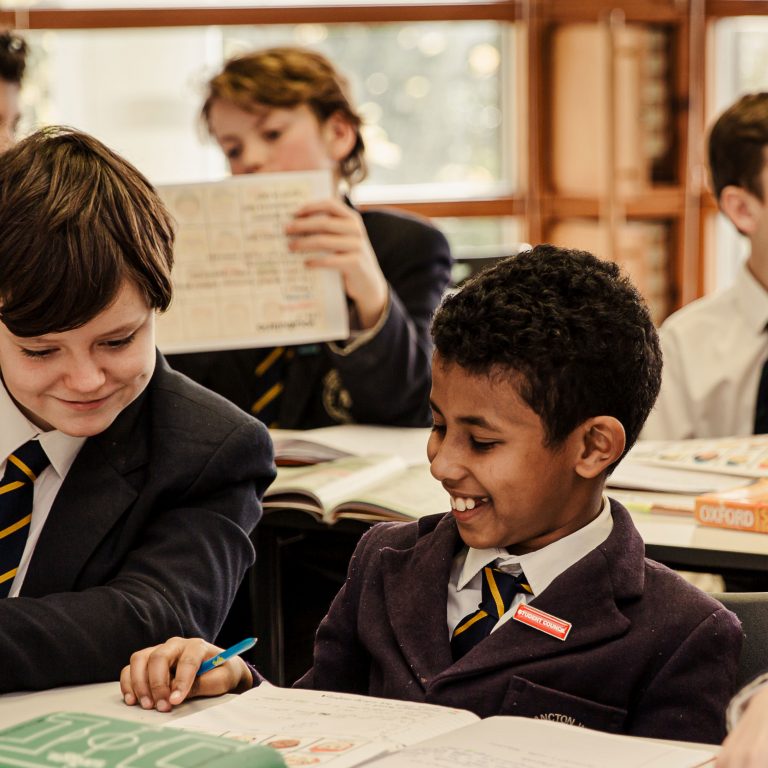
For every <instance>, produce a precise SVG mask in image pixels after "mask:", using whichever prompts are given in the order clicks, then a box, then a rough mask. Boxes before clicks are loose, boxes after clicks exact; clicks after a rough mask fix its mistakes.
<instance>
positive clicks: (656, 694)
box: [627, 608, 743, 744]
mask: <svg viewBox="0 0 768 768" xmlns="http://www.w3.org/2000/svg"><path fill="white" fill-rule="evenodd" d="M742 637H743V636H742V632H741V627H740V625H739V622H738V619H737V618H736V617H735V616H734V615H733V614H732V613H731V612H730V611H728V610H726V609H725V608H721V609H719V610H717V611H715V612H714V613H711V614H709V615H708V616H707V617H706V618H705V619H704V620H703V621H702V622H701V623H700V624H699V625H698V626H696V627H695V628H694V629H693V630H692V631H691V632H690V634H689V635H688V636H687V638H686V639H685V640H684V641H683V642H682V643H681V644H680V646H679V648H678V649H677V650H676V652H675V653H674V655H673V656H672V657H671V658H670V659H669V660H668V661H667V663H666V664H665V665H664V666H663V667H662V668H661V670H660V671H659V673H658V674H657V675H655V677H654V678H653V680H651V681H650V683H649V685H648V687H647V688H646V689H645V691H644V692H643V694H642V696H641V697H640V700H639V701H638V703H637V706H636V707H635V708H634V710H633V715H632V718H631V721H630V723H629V727H628V730H627V732H628V733H629V734H631V735H632V736H650V737H654V738H661V739H675V740H677V741H698V742H703V743H711V744H719V743H720V742H721V741H722V740H723V738H724V737H725V710H726V707H727V705H728V702H729V700H730V698H731V696H732V695H733V691H734V687H735V680H736V672H737V668H738V661H739V653H740V651H741V643H742ZM694 701H695V702H696V706H695V707H693V706H691V702H694Z"/></svg>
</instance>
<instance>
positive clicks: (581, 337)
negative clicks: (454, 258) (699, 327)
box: [432, 245, 661, 471]
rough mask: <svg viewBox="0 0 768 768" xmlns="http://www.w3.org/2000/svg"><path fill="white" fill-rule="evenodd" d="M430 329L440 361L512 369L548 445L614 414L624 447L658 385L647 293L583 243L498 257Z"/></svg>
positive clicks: (500, 371) (498, 371) (493, 371)
mask: <svg viewBox="0 0 768 768" xmlns="http://www.w3.org/2000/svg"><path fill="white" fill-rule="evenodd" d="M432 337H433V339H434V342H435V349H436V351H437V353H438V354H439V355H440V358H441V360H442V361H444V362H448V363H456V364H458V365H460V366H461V367H462V368H464V369H465V370H467V371H468V372H470V373H473V374H482V375H489V376H497V375H498V376H502V377H506V378H510V374H514V375H513V376H512V377H511V380H512V381H513V382H514V383H515V385H516V387H517V389H518V391H519V393H520V396H521V397H522V398H523V400H524V401H525V402H526V403H527V404H528V405H529V406H530V407H531V409H532V410H533V411H534V412H535V413H536V414H537V415H538V416H539V418H540V419H541V421H542V424H543V426H544V431H545V435H546V441H547V445H548V446H557V445H559V444H560V443H562V442H563V441H564V440H565V438H566V437H567V436H568V435H569V434H570V433H571V432H572V431H573V430H574V429H575V428H576V427H577V426H578V425H579V424H581V423H583V422H584V421H585V420H586V419H589V418H591V417H593V416H613V417H614V418H616V419H618V420H619V421H620V422H621V424H622V425H623V427H624V430H625V432H626V438H627V444H626V447H625V453H626V451H628V450H629V448H630V447H631V446H632V445H633V444H634V442H635V441H636V440H637V436H638V434H639V433H640V430H641V428H642V426H643V424H644V422H645V420H646V418H647V416H648V414H649V412H650V410H651V408H652V407H653V404H654V402H655V401H656V396H657V395H658V393H659V386H660V384H661V348H660V346H659V339H658V335H657V333H656V329H655V328H654V325H653V322H652V320H651V317H650V314H649V312H648V307H647V306H646V304H645V301H644V300H643V298H642V297H641V296H640V294H639V293H638V291H637V289H636V288H635V287H634V286H633V285H632V283H631V282H630V281H629V279H628V278H627V277H626V276H625V275H623V273H622V272H621V269H620V268H619V267H618V265H616V264H614V263H613V262H609V261H602V260H601V259H598V258H597V257H595V256H593V255H592V254H591V253H587V252H586V251H576V250H568V249H565V248H558V247H555V246H553V245H537V246H536V247H535V248H533V249H532V250H529V251H525V252H523V253H521V254H519V255H517V256H511V257H509V258H506V259H503V260H502V261H500V262H498V263H497V264H495V265H494V266H493V267H491V268H489V269H487V270H485V271H484V272H481V273H480V274H479V275H477V276H475V277H474V278H472V279H471V280H469V281H467V282H466V283H465V284H464V286H463V287H462V288H461V290H459V291H458V292H457V293H455V294H454V295H452V296H449V297H448V298H447V299H445V301H444V302H443V304H442V305H441V306H440V308H439V309H438V310H437V313H436V315H435V318H434V321H433V323H432ZM622 455H623V454H622ZM616 463H618V462H616ZM613 467H615V464H614V465H613V466H612V467H610V468H609V471H610V470H612V469H613Z"/></svg>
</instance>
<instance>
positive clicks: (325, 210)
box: [293, 197, 359, 219]
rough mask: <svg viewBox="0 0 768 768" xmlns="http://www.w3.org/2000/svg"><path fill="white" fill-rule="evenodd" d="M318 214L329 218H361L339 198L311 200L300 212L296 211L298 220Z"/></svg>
mask: <svg viewBox="0 0 768 768" xmlns="http://www.w3.org/2000/svg"><path fill="white" fill-rule="evenodd" d="M316 214H325V215H327V216H339V217H341V218H345V219H354V218H359V214H358V213H357V211H355V209H354V208H350V207H349V206H348V205H347V204H346V203H345V202H344V201H343V200H341V199H339V198H332V197H329V198H326V199H324V200H310V201H309V202H308V203H305V204H304V205H302V206H301V208H299V209H298V210H296V211H294V214H293V215H294V216H295V217H296V218H297V219H301V218H304V217H306V216H314V215H316Z"/></svg>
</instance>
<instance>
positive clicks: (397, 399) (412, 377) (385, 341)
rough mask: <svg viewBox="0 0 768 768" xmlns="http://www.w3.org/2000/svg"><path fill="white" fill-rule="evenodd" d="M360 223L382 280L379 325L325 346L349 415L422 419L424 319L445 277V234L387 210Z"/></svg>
mask: <svg viewBox="0 0 768 768" xmlns="http://www.w3.org/2000/svg"><path fill="white" fill-rule="evenodd" d="M379 215H380V216H381V214H379ZM366 226H367V227H368V231H369V236H370V239H371V243H372V245H373V247H374V250H375V251H376V255H377V257H378V258H379V264H380V266H381V268H382V272H383V273H384V277H385V278H386V279H387V282H388V283H389V287H390V304H389V308H388V312H387V314H386V316H385V318H384V321H383V323H382V325H381V327H379V328H378V330H377V332H376V333H375V334H374V335H373V336H372V337H371V338H368V339H367V340H366V341H365V342H364V343H362V344H356V343H355V342H354V340H353V341H352V342H350V343H348V344H347V345H346V346H345V347H340V346H337V345H332V346H330V355H331V358H332V364H333V367H334V368H335V369H336V370H337V371H338V372H339V375H340V378H341V383H342V384H343V386H344V388H345V389H346V390H347V392H349V394H350V397H351V401H352V404H351V408H350V412H351V415H352V418H353V419H354V420H355V421H356V422H361V423H378V424H390V425H395V426H405V427H424V426H429V425H430V424H431V418H430V412H429V390H430V386H431V372H430V366H431V356H432V342H431V338H430V330H429V327H430V323H431V320H432V314H433V313H434V311H435V309H436V308H437V306H438V304H439V303H440V299H441V298H442V295H443V292H444V290H445V288H446V287H447V285H448V283H449V281H450V273H451V254H450V248H449V246H448V241H447V240H446V239H445V237H444V236H443V234H442V233H441V232H440V231H439V230H437V229H436V228H434V227H432V226H428V225H426V224H423V223H421V222H412V221H407V223H404V222H401V221H399V220H398V219H397V218H396V217H394V216H393V217H386V218H382V219H381V220H380V222H379V223H378V225H377V227H376V229H373V228H371V226H370V224H368V223H366ZM387 227H389V228H390V229H392V230H394V231H393V232H386V231H384V230H386V228H387ZM398 227H404V229H402V231H400V232H398V231H397V229H398Z"/></svg>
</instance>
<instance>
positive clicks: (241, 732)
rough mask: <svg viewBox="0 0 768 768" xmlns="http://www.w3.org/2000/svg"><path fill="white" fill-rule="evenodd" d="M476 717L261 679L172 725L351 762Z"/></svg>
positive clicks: (340, 766)
mask: <svg viewBox="0 0 768 768" xmlns="http://www.w3.org/2000/svg"><path fill="white" fill-rule="evenodd" d="M477 720H478V717H477V716H476V715H474V714H472V713H471V712H466V711H464V710H461V709H451V708H449V707H439V706H435V705H431V704H417V703H414V702H406V701H393V700H390V699H380V698H374V697H371V696H354V695H352V694H346V693H332V692H327V691H305V690H298V689H290V688H289V689H285V688H277V687H274V686H272V685H269V684H266V683H262V684H261V685H260V686H259V687H258V688H254V689H253V690H251V691H248V692H247V693H244V694H242V695H241V696H238V697H237V698H234V699H230V700H228V701H226V702H224V703H223V704H219V705H217V706H215V707H210V708H209V709H206V710H204V711H202V712H197V713H195V714H194V715H190V716H189V717H182V718H179V719H178V720H174V721H173V722H171V723H169V724H168V725H167V726H166V727H168V728H184V729H186V730H194V731H204V732H206V733H211V734H215V735H217V736H229V737H230V738H234V739H239V740H242V741H247V742H249V743H251V744H262V745H266V746H270V747H272V748H273V749H276V750H278V752H280V754H281V756H282V758H283V759H284V760H285V763H286V765H288V766H297V765H322V766H326V765H327V766H329V768H330V767H332V768H350V767H351V766H356V765H360V764H361V763H364V762H365V761H367V760H370V759H371V758H373V757H376V756H379V755H384V754H388V753H390V752H392V751H396V750H398V749H401V748H402V747H404V746H406V745H408V744H414V743H416V742H418V741H421V740H422V739H427V738H430V737H432V736H437V735H438V734H441V733H445V732H446V731H451V730H453V729H455V728H460V727H461V726H463V725H466V724H467V723H472V722H476V721H477Z"/></svg>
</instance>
